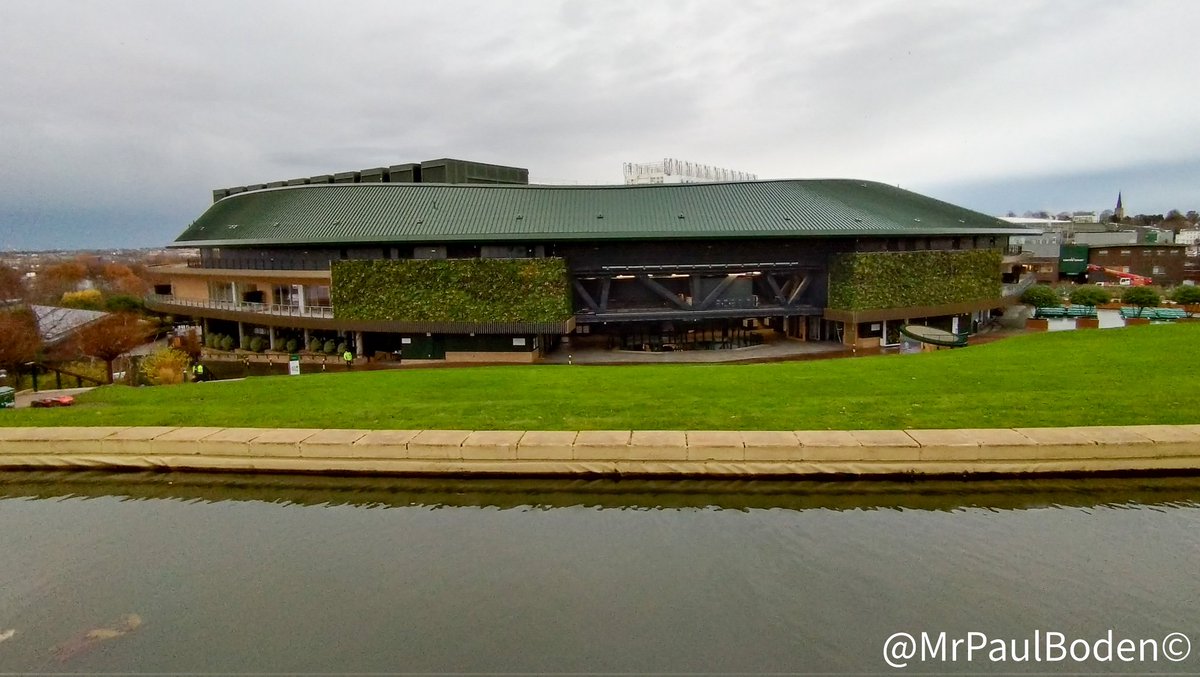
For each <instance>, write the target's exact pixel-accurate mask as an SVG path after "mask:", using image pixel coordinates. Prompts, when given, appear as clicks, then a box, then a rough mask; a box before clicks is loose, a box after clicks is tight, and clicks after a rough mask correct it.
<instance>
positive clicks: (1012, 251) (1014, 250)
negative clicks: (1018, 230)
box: [1004, 244, 1025, 256]
mask: <svg viewBox="0 0 1200 677" xmlns="http://www.w3.org/2000/svg"><path fill="white" fill-rule="evenodd" d="M1023 251H1025V249H1024V247H1023V246H1022V245H1019V244H1010V245H1008V247H1006V248H1005V249H1004V253H1005V255H1006V256H1020V254H1021V252H1023Z"/></svg>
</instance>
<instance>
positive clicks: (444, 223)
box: [176, 179, 1025, 246]
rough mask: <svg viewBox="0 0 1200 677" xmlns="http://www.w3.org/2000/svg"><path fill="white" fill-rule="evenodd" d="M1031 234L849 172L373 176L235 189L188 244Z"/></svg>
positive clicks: (184, 240) (193, 229) (191, 231)
mask: <svg viewBox="0 0 1200 677" xmlns="http://www.w3.org/2000/svg"><path fill="white" fill-rule="evenodd" d="M681 216H682V218H680V217H681ZM518 217H519V218H518ZM231 225H236V226H237V227H236V228H230V227H229V226H231ZM1020 232H1025V231H1024V230H1023V229H1021V228H1018V227H1014V226H1013V225H1012V224H1009V223H1006V222H1004V221H1001V220H999V219H996V218H993V217H991V216H988V215H986V214H980V213H978V212H974V211H971V210H968V209H964V208H962V207H958V206H955V205H951V204H949V203H946V202H942V201H940V200H935V199H933V198H929V197H925V196H923V195H918V194H917V193H912V192H909V191H905V190H901V189H899V188H895V187H893V186H888V185H885V184H881V183H874V182H869V181H855V180H843V179H835V180H788V181H749V182H738V183H709V184H677V185H658V186H524V185H470V184H468V185H442V184H421V183H367V184H317V185H307V186H291V187H284V188H276V189H271V190H262V191H252V192H247V193H239V194H237V195H232V196H229V197H226V198H224V199H222V200H220V201H219V202H217V203H215V204H213V205H212V206H211V207H210V208H209V209H208V211H206V212H205V213H204V214H203V215H201V216H200V218H199V219H197V220H196V222H195V223H193V224H192V225H191V226H190V227H189V228H188V229H187V230H185V231H184V232H183V234H182V235H180V236H179V238H178V239H176V243H177V244H179V245H187V246H195V245H202V244H210V245H218V244H259V245H265V244H309V243H313V244H316V243H333V242H345V243H353V242H419V241H426V242H428V241H487V240H523V241H539V240H552V239H558V240H561V239H630V238H634V239H636V238H652V237H653V238H661V237H680V238H709V237H820V236H829V235H872V234H877V235H899V234H908V235H922V234H935V233H936V234H949V233H959V234H976V233H1020Z"/></svg>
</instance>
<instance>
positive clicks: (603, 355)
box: [542, 337, 851, 364]
mask: <svg viewBox="0 0 1200 677" xmlns="http://www.w3.org/2000/svg"><path fill="white" fill-rule="evenodd" d="M850 355H851V352H850V349H849V348H848V347H847V346H844V345H842V344H840V343H834V342H830V341H822V342H816V341H813V342H810V341H797V340H793V339H782V338H781V339H777V340H774V341H769V342H767V343H764V344H762V345H758V346H749V347H746V348H729V349H724V350H678V351H668V352H657V353H655V352H642V351H637V350H610V349H608V348H605V347H604V346H603V345H601V344H598V342H596V341H588V340H586V339H585V340H582V341H581V340H580V339H579V338H577V337H572V343H564V344H563V345H561V346H559V348H558V350H555V351H554V352H553V353H551V354H549V355H547V356H546V357H544V358H543V359H542V363H543V364H567V363H568V362H570V363H574V364H679V363H703V364H708V363H719V362H779V361H784V360H810V359H821V358H826V357H850Z"/></svg>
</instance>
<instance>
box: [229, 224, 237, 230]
mask: <svg viewBox="0 0 1200 677" xmlns="http://www.w3.org/2000/svg"><path fill="white" fill-rule="evenodd" d="M237 227H238V224H236V223H231V224H229V230H233V229H234V228H237Z"/></svg>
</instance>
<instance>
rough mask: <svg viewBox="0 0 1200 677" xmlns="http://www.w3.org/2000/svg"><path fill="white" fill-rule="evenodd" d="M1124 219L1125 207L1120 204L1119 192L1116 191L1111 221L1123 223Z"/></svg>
mask: <svg viewBox="0 0 1200 677" xmlns="http://www.w3.org/2000/svg"><path fill="white" fill-rule="evenodd" d="M1124 219H1125V205H1124V204H1122V202H1121V192H1120V191H1117V208H1116V209H1115V210H1113V221H1118V222H1119V221H1123V220H1124Z"/></svg>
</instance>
